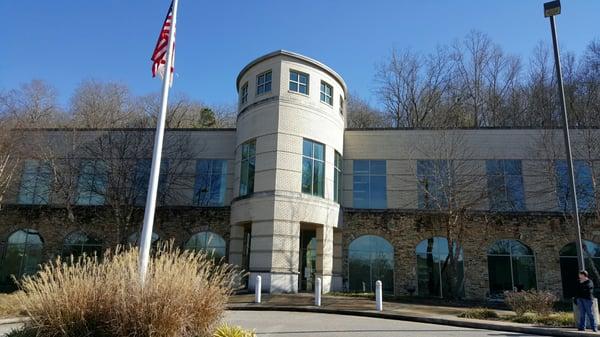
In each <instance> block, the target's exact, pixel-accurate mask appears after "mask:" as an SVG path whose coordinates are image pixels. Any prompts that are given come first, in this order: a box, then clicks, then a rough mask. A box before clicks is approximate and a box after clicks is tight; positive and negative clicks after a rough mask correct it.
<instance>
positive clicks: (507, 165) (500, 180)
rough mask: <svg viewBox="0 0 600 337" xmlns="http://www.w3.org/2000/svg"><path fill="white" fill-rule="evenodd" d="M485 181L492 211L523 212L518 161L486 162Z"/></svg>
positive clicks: (523, 199)
mask: <svg viewBox="0 0 600 337" xmlns="http://www.w3.org/2000/svg"><path fill="white" fill-rule="evenodd" d="M485 164H486V170H487V181H488V193H489V200H490V209H491V210H492V211H524V210H525V193H524V191H523V175H522V173H521V172H522V171H521V161H520V160H487V161H486V163H485Z"/></svg>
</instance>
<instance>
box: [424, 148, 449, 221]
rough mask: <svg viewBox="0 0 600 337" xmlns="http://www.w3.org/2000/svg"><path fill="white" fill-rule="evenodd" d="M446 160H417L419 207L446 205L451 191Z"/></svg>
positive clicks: (444, 206)
mask: <svg viewBox="0 0 600 337" xmlns="http://www.w3.org/2000/svg"><path fill="white" fill-rule="evenodd" d="M450 164H451V163H450V162H448V161H447V160H418V161H417V184H418V190H419V208H421V209H439V208H446V207H448V194H449V193H450V191H451V186H450V183H451V181H452V179H451V177H450V169H449V165H450Z"/></svg>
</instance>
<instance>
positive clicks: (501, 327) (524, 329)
mask: <svg viewBox="0 0 600 337" xmlns="http://www.w3.org/2000/svg"><path fill="white" fill-rule="evenodd" d="M227 310H231V311H290V312H313V313H321V314H335V315H347V316H361V317H371V318H384V319H392V320H399V321H409V322H417V323H429V324H437V325H449V326H456V327H461V328H473V329H486V330H496V331H506V332H517V333H527V334H532V335H541V336H559V337H563V336H564V337H581V336H597V333H591V332H589V333H587V332H578V331H562V330H558V329H557V328H544V327H535V326H519V325H505V324H498V323H495V322H489V321H481V320H468V321H467V320H453V319H447V318H436V317H426V316H411V315H405V314H397V313H391V312H377V311H359V310H347V309H328V308H318V307H308V306H306V307H296V306H261V305H227Z"/></svg>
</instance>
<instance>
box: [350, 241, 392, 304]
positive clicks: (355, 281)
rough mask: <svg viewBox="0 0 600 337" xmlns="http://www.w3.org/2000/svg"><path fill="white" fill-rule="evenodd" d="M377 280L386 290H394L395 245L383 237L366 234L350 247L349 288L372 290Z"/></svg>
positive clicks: (353, 289)
mask: <svg viewBox="0 0 600 337" xmlns="http://www.w3.org/2000/svg"><path fill="white" fill-rule="evenodd" d="M377 280H380V281H381V282H382V283H383V291H384V292H387V293H393V292H394V247H392V245H391V244H390V243H389V242H387V241H386V240H385V239H384V238H382V237H379V236H375V235H364V236H361V237H359V238H357V239H356V240H354V241H352V242H351V243H350V246H349V247H348V288H349V290H350V291H356V292H372V291H375V282H377Z"/></svg>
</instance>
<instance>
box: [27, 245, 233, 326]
mask: <svg viewBox="0 0 600 337" xmlns="http://www.w3.org/2000/svg"><path fill="white" fill-rule="evenodd" d="M240 276H241V275H240V273H239V272H238V271H236V270H235V269H234V267H233V266H231V265H228V264H219V263H215V262H213V260H212V259H211V257H210V256H207V255H206V254H205V253H199V252H194V251H180V250H179V249H174V248H173V247H172V245H170V244H167V245H164V246H162V247H159V248H158V249H157V251H156V253H155V255H154V256H153V257H152V259H151V261H150V263H149V266H148V273H147V276H146V282H145V286H142V284H141V282H140V277H139V272H138V250H137V249H126V250H124V249H122V248H120V247H118V248H116V249H115V250H113V251H109V252H107V253H106V255H105V256H104V257H103V259H102V262H99V261H98V259H96V258H93V257H85V256H84V257H82V258H80V259H78V260H77V261H69V263H64V262H63V261H61V260H60V258H59V259H57V260H56V261H54V262H51V263H48V264H46V265H44V266H43V267H42V270H41V271H40V272H39V273H38V274H36V275H34V276H26V277H25V278H23V280H22V281H21V282H20V286H21V287H22V288H23V290H24V291H25V292H24V293H23V294H21V295H20V296H19V299H20V301H21V303H22V304H23V306H24V307H25V308H26V310H27V313H28V315H29V317H30V318H31V323H30V326H31V327H33V328H35V329H36V330H37V331H38V335H40V336H47V337H58V336H102V337H121V336H129V337H149V336H153V337H175V336H177V337H198V336H210V335H211V334H212V331H213V329H214V327H215V324H216V323H217V322H218V321H219V320H220V319H221V317H222V315H223V311H224V309H225V305H226V303H227V300H228V297H229V296H230V295H231V293H232V292H233V290H234V287H235V285H236V282H237V280H239V279H240Z"/></svg>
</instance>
